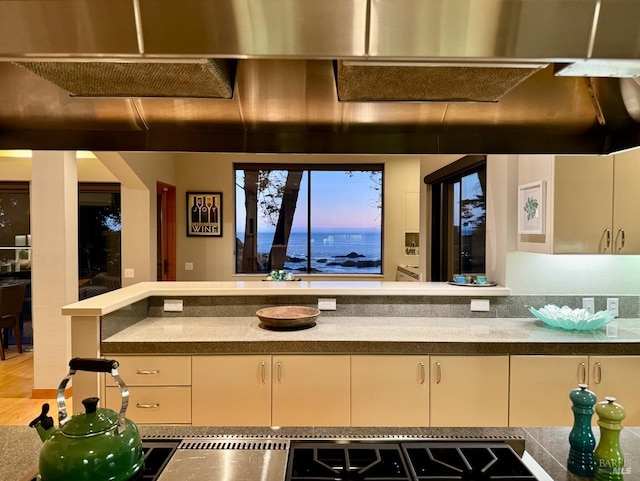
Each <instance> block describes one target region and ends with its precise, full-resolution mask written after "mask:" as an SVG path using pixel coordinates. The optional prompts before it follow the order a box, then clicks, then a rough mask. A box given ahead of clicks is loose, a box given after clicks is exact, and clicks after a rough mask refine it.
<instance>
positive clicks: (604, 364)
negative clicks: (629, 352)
mask: <svg viewBox="0 0 640 481" xmlns="http://www.w3.org/2000/svg"><path fill="white" fill-rule="evenodd" d="M639 373H640V356H590V357H589V389H591V390H592V391H593V392H594V393H595V394H596V396H597V397H598V401H603V400H604V398H605V396H613V397H615V398H616V399H617V401H618V402H619V403H620V404H621V405H622V406H623V407H624V408H625V410H626V413H627V416H626V418H625V419H624V420H623V421H622V423H623V425H626V426H638V425H639V424H640V402H638V401H639V400H640V375H639ZM596 418H597V416H596V415H594V422H595V420H596Z"/></svg>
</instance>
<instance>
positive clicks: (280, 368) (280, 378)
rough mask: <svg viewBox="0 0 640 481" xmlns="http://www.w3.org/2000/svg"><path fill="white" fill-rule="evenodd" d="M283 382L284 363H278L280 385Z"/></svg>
mask: <svg viewBox="0 0 640 481" xmlns="http://www.w3.org/2000/svg"><path fill="white" fill-rule="evenodd" d="M281 382H282V363H281V362H280V361H278V384H280V383H281Z"/></svg>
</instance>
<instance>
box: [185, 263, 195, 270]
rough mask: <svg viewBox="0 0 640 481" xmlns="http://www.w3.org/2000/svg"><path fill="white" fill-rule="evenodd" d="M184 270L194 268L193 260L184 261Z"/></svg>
mask: <svg viewBox="0 0 640 481" xmlns="http://www.w3.org/2000/svg"><path fill="white" fill-rule="evenodd" d="M184 270H185V271H192V270H193V262H185V263H184Z"/></svg>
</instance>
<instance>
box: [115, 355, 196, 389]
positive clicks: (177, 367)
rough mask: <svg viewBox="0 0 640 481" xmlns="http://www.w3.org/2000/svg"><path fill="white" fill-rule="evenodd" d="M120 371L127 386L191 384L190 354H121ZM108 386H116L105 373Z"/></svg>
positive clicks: (119, 360)
mask: <svg viewBox="0 0 640 481" xmlns="http://www.w3.org/2000/svg"><path fill="white" fill-rule="evenodd" d="M114 359H115V360H117V361H118V362H119V363H120V367H119V368H118V372H119V373H120V377H121V378H122V380H123V381H124V382H125V384H126V385H127V386H163V385H165V386H166V385H171V386H190V385H191V357H190V356H120V357H114ZM105 378H106V382H107V386H115V385H116V383H115V382H114V380H113V378H112V377H111V376H110V375H109V374H106V375H105Z"/></svg>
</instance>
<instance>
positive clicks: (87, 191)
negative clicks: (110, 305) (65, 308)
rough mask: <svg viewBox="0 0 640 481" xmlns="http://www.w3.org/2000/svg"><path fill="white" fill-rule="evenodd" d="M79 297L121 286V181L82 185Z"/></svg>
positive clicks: (79, 205) (80, 188) (79, 233)
mask: <svg viewBox="0 0 640 481" xmlns="http://www.w3.org/2000/svg"><path fill="white" fill-rule="evenodd" d="M78 188H79V190H78V268H79V273H78V278H79V283H80V292H79V298H80V299H86V298H87V297H93V296H96V295H98V294H102V293H104V292H107V291H110V290H113V289H117V288H119V287H120V285H121V279H120V230H121V225H120V224H121V218H120V185H119V184H90V183H81V184H79V185H78Z"/></svg>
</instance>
